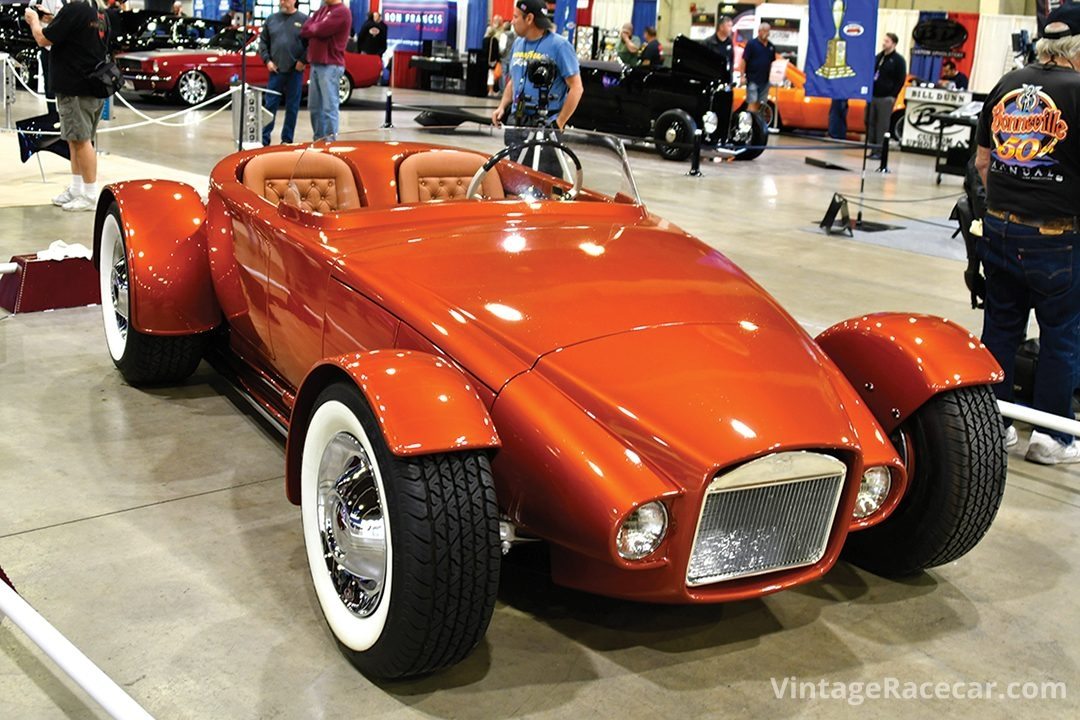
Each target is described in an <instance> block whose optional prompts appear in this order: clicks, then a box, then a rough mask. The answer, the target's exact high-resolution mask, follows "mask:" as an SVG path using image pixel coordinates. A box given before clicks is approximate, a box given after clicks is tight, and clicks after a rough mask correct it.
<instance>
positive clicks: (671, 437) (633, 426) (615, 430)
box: [511, 322, 862, 487]
mask: <svg viewBox="0 0 1080 720" xmlns="http://www.w3.org/2000/svg"><path fill="white" fill-rule="evenodd" d="M531 372H534V373H539V374H541V375H543V376H544V377H545V378H547V379H548V380H549V381H550V382H551V383H553V384H554V385H555V386H556V387H557V388H558V389H559V390H560V391H561V392H563V393H564V394H565V395H567V396H568V397H569V398H570V399H571V400H573V401H574V402H575V403H576V404H577V405H579V406H580V407H581V408H583V409H584V410H585V412H586V413H588V414H589V416H590V417H592V418H594V419H595V420H596V421H597V422H598V423H600V424H601V425H603V426H604V427H605V428H606V429H607V430H608V431H609V432H611V433H612V434H613V435H615V436H616V437H618V438H619V439H620V440H621V441H622V442H623V443H624V444H625V446H626V447H628V448H630V449H631V450H632V451H634V452H635V453H636V454H637V455H638V456H640V457H641V458H643V459H645V460H646V461H648V462H649V463H650V464H652V465H653V466H654V467H658V468H660V469H661V470H662V471H663V472H664V474H666V475H667V476H668V477H669V478H672V479H673V480H675V481H676V482H677V484H680V485H682V486H683V487H692V486H699V485H700V484H701V483H703V482H706V481H707V480H708V478H709V476H710V475H711V473H712V472H715V471H716V470H718V469H720V468H723V467H727V466H730V465H732V464H734V463H737V462H740V461H742V460H745V459H748V458H752V457H756V456H759V455H763V454H766V453H770V452H776V451H778V450H800V449H830V450H834V451H853V450H856V449H857V443H858V437H857V432H856V430H855V428H854V427H853V424H852V419H851V417H852V414H853V413H859V412H862V410H861V408H860V407H856V405H857V402H845V398H851V397H852V394H851V393H850V392H844V391H845V390H846V389H847V388H843V387H839V386H838V384H839V383H846V380H844V379H843V377H842V376H841V375H840V373H839V371H838V370H837V369H836V368H835V366H834V365H833V364H832V362H831V361H829V359H828V358H827V357H825V355H824V354H823V353H822V352H821V350H820V349H818V347H817V346H816V345H815V344H814V342H813V340H812V339H811V338H810V337H809V336H807V335H805V334H802V333H797V332H791V331H788V330H784V329H781V328H776V327H772V328H770V327H757V326H754V325H752V324H751V323H747V322H743V323H736V324H702V325H679V326H669V327H660V328H651V329H648V330H643V331H635V332H628V333H622V334H619V335H614V336H610V337H605V338H601V339H598V340H592V341H589V342H586V343H582V344H579V345H576V346H574V347H570V348H567V349H565V350H560V351H557V352H553V353H550V354H548V355H545V356H544V357H543V358H542V359H541V360H540V362H539V363H537V365H536V368H535V369H534V370H532V371H531ZM512 385H513V384H512V383H511V387H512ZM849 405H850V407H849Z"/></svg>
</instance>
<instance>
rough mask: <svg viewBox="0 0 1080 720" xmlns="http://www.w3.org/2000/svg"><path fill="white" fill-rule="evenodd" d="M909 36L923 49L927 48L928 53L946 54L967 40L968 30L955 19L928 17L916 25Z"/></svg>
mask: <svg viewBox="0 0 1080 720" xmlns="http://www.w3.org/2000/svg"><path fill="white" fill-rule="evenodd" d="M911 37H912V39H913V40H915V43H916V44H917V45H919V46H920V47H921V48H922V49H923V50H929V51H930V53H929V54H937V53H941V54H948V53H949V51H950V50H952V49H954V48H958V47H960V46H961V45H963V44H964V43H965V42H967V39H968V31H967V28H965V27H964V26H963V25H961V24H960V23H958V22H956V21H955V20H950V19H949V18H930V19H929V20H923V21H922V22H921V23H919V24H918V25H916V26H915V31H914V32H913V33H911Z"/></svg>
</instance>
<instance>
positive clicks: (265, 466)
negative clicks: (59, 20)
mask: <svg viewBox="0 0 1080 720" xmlns="http://www.w3.org/2000/svg"><path fill="white" fill-rule="evenodd" d="M23 97H24V96H23V95H20V101H21V102H25V101H23V100H22V98H23ZM356 97H357V98H361V97H366V98H369V99H373V100H377V99H379V97H380V93H379V91H378V90H375V89H370V90H365V91H358V92H357V95H356ZM397 99H398V101H399V102H411V101H415V102H423V101H424V100H425V97H423V95H422V94H407V93H399V95H398V98H397ZM426 99H427V101H428V102H434V103H446V102H448V98H447V96H432V97H428V98H426ZM143 107H144V108H151V111H152V112H153V113H157V114H163V113H164V112H165V111H166V110H171V109H174V108H167V107H165V106H161V105H147V106H143ZM19 111H20V112H19V113H17V116H24V115H31V114H34V112H36V111H35V110H34V109H33V106H32V104H28V105H22V106H20V107H19ZM408 117H411V114H401V115H400V116H399V117H398V122H399V124H402V123H403V122H405V121H406V119H407V118H408ZM130 119H131V115H130V113H129V112H128V111H121V112H120V113H118V117H117V119H116V120H114V121H113V123H112V124H113V125H116V124H119V123H121V122H128V121H130ZM381 120H382V116H381V114H380V113H378V112H375V111H370V110H365V109H362V108H355V109H351V110H349V111H347V112H346V113H345V114H344V118H343V126H344V127H345V128H347V129H356V128H365V127H375V126H377V125H378V124H379V123H380V122H381ZM300 130H301V131H300V132H299V133H298V137H306V134H307V132H306V131H307V126H306V115H302V116H301V129H300ZM228 133H229V126H228V115H227V114H223V115H220V116H218V117H217V118H215V119H213V120H211V121H210V122H209V123H208V124H207V125H205V126H198V127H195V126H187V127H181V128H160V127H142V128H139V129H136V130H131V131H126V132H123V133H112V134H109V135H103V136H102V141H101V150H103V151H105V152H107V153H109V154H110V155H107V156H104V157H103V158H102V160H101V163H102V167H103V168H105V167H107V166H108V165H109V163H110V157H112V156H122V157H125V158H129V159H137V160H140V161H143V162H148V163H155V164H159V165H165V166H172V167H176V168H178V169H180V170H183V171H187V172H193V173H201V174H205V173H206V172H207V171H208V170H209V169H210V168H211V167H212V165H213V164H214V162H215V161H216V160H218V159H219V158H220V157H222V156H223V155H225V154H227V153H228V152H230V151H231V149H232V148H231V146H230V141H229V139H228ZM808 144H811V145H817V144H818V143H812V142H809V141H806V140H802V139H795V138H784V139H782V140H780V141H779V145H780V146H781V147H798V146H804V145H808ZM807 155H814V156H818V157H829V159H832V160H833V161H834V162H839V163H841V164H844V165H847V166H849V167H852V168H855V167H857V162H858V153H857V152H856V151H839V152H833V151H817V150H815V151H805V150H800V149H792V150H777V151H773V152H769V153H766V154H765V155H764V156H763V157H761V158H760V159H758V160H757V161H755V162H750V163H725V164H710V165H708V166H706V167H705V177H703V178H688V177H685V176H684V173H685V171H686V166H685V165H681V164H673V163H665V162H663V161H660V160H658V159H656V158H655V157H654V156H652V155H650V154H648V153H644V152H635V153H634V154H633V164H634V166H635V171H636V174H637V178H638V183H639V185H640V188H641V191H642V193H643V195H644V196H645V198H646V200H647V202H648V203H649V205H650V206H651V207H652V208H653V209H654V211H656V212H658V213H659V214H661V215H663V216H666V217H668V218H670V219H672V220H676V221H677V222H678V223H679V224H681V225H682V226H683V227H685V228H686V229H687V230H689V231H690V232H693V233H695V234H697V235H698V236H700V237H701V238H703V239H704V240H706V241H707V242H709V243H712V244H713V245H715V246H716V247H718V248H720V249H721V250H723V251H724V252H725V253H726V254H728V255H729V256H730V257H731V258H732V259H734V260H735V261H736V262H738V263H739V264H740V265H742V266H743V267H744V268H745V269H747V270H748V271H749V272H750V273H751V274H752V275H753V276H754V277H755V278H756V279H757V280H758V281H759V282H760V283H762V284H763V285H764V286H765V288H766V289H768V290H769V291H770V292H772V293H773V294H774V295H775V296H777V297H778V298H779V300H780V301H781V302H782V303H783V304H784V305H785V306H786V307H787V308H788V309H789V310H790V311H792V312H793V313H794V315H795V316H796V317H797V318H798V319H799V320H800V321H801V322H803V323H804V324H805V325H806V326H807V327H808V328H810V329H811V330H812V331H816V330H818V329H821V328H824V327H827V326H829V325H831V324H832V323H834V322H836V321H838V320H841V319H843V318H846V317H849V316H852V315H857V314H860V313H863V312H866V311H874V310H913V311H919V312H928V313H936V314H940V315H944V316H946V317H949V318H951V319H954V320H957V321H959V322H960V323H961V324H964V325H966V326H967V327H969V328H972V329H974V330H976V331H977V330H978V329H979V327H980V317H979V315H978V314H977V313H976V312H974V311H972V310H971V309H970V307H969V306H968V296H967V292H966V290H965V288H964V286H963V281H962V277H961V271H962V265H961V264H960V263H959V262H958V261H956V260H950V259H944V258H942V257H938V256H935V255H949V254H950V252H951V253H952V254H953V255H954V256H955V253H956V249H957V247H958V246H957V245H955V243H956V242H957V241H954V240H951V239H950V237H949V236H950V234H951V231H949V230H947V229H945V228H941V227H935V226H933V225H927V224H921V223H917V222H911V221H907V220H900V219H897V218H890V217H888V216H884V215H882V214H880V213H876V212H868V217H870V218H873V219H880V220H885V221H887V222H896V223H897V224H900V225H904V226H906V227H907V228H908V230H907V231H896V232H892V233H888V234H885V235H880V236H878V237H877V238H876V239H875V242H878V243H884V244H886V245H893V246H896V245H900V244H902V242H903V241H904V238H909V237H915V238H917V242H916V245H917V246H918V247H919V248H920V249H921V250H922V251H923V252H918V253H917V252H910V251H902V250H897V249H895V248H894V247H881V246H877V245H872V244H869V243H867V242H860V241H859V240H855V241H853V240H848V239H842V238H830V237H826V236H824V235H823V234H821V233H820V232H818V231H816V230H814V229H813V225H814V224H815V222H816V220H817V219H818V218H819V217H820V216H821V214H822V212H823V211H824V209H825V207H826V205H827V204H828V201H829V198H830V197H831V195H832V193H833V192H834V191H841V192H845V193H849V194H852V195H854V194H855V193H856V192H857V190H858V185H859V175H858V173H855V172H848V173H844V172H837V171H829V170H820V169H817V168H813V167H811V166H809V165H806V164H804V157H805V156H807ZM59 167H61V169H62V166H59ZM24 170H25V172H26V173H27V174H29V175H31V176H32V175H33V173H34V172H36V168H35V167H34V166H33V165H32V164H31V165H27V166H25V167H24ZM103 173H104V170H103ZM53 177H54V178H56V179H58V182H57V184H56V186H55V190H56V191H57V192H59V190H60V189H61V185H60V184H59V182H61V181H63V180H66V178H64V177H63V175H62V173H60V174H54V175H53ZM933 180H934V176H933V172H932V169H931V161H930V159H928V158H924V157H918V156H910V155H904V154H898V155H896V156H894V162H893V173H891V174H889V175H887V176H881V175H877V174H871V175H870V176H869V177H868V180H867V190H866V195H867V196H868V197H876V198H891V199H905V198H906V199H919V198H926V197H931V196H941V198H942V199H939V200H936V201H930V202H917V203H907V204H890V205H888V206H885V207H888V208H890V209H894V210H895V211H896V212H900V213H903V214H905V215H912V216H915V217H918V218H922V219H926V220H929V221H930V222H932V223H940V222H944V218H945V217H946V216H947V214H948V211H949V208H950V207H951V204H952V197H953V196H955V195H956V194H957V193H959V192H960V181H959V179H958V178H952V177H946V178H945V180H944V182H943V183H942V184H941V185H940V186H936V185H935V184H934V182H933ZM869 204H871V205H875V206H877V207H883V204H882V203H869ZM0 226H2V227H3V228H4V229H5V232H4V233H2V234H0V259H6V258H7V257H8V256H10V255H12V254H15V253H23V252H31V251H34V250H37V249H40V248H43V247H45V246H46V245H48V243H49V242H50V241H51V240H54V239H56V238H63V239H66V240H68V241H72V242H73V241H83V242H88V241H89V239H90V228H91V216H90V215H89V214H82V215H71V214H65V213H62V212H60V211H58V210H56V209H54V208H52V207H51V206H44V205H36V206H19V207H6V208H0ZM890 236H891V239H890ZM100 324H101V320H100V315H99V311H98V309H97V308H81V309H73V310H62V311H56V312H48V313H37V314H26V315H18V316H3V317H0V397H3V398H4V401H3V402H4V412H3V421H2V423H3V425H2V430H3V432H2V433H0V565H2V567H3V568H4V570H5V571H6V572H7V573H8V575H9V576H10V577H11V579H12V580H13V582H14V583H15V584H16V586H17V587H18V588H19V589H20V591H21V593H22V594H23V596H24V597H25V598H26V599H27V600H28V601H30V602H31V603H32V604H33V605H34V606H35V607H36V608H37V609H38V610H39V611H40V612H42V613H43V614H44V615H45V616H46V617H48V618H49V619H50V620H51V621H52V622H53V623H54V624H55V625H56V626H57V627H58V628H59V629H60V630H61V631H62V632H64V633H65V634H67V636H68V637H69V638H71V639H72V640H73V641H74V642H75V643H76V644H77V645H78V646H79V647H80V648H82V649H83V650H84V651H85V652H86V653H87V654H88V655H89V656H90V657H91V658H92V659H93V660H95V661H96V662H97V663H98V664H99V665H100V666H101V667H102V668H103V669H104V670H105V671H106V672H107V673H108V674H109V675H111V676H112V677H113V678H114V679H115V680H116V681H118V682H119V683H120V684H121V685H122V686H124V687H125V688H126V689H127V690H128V691H129V692H130V693H131V694H132V695H133V696H134V697H135V698H136V699H137V700H138V701H139V702H140V703H142V704H143V705H144V706H145V707H146V708H147V709H148V710H149V711H150V712H151V713H152V714H154V715H155V716H157V717H161V718H278V717H281V718H308V717H348V716H364V717H368V718H372V717H379V718H403V717H436V718H517V717H535V718H541V717H543V718H548V717H553V718H554V717H574V718H577V717H582V716H585V715H589V716H594V717H601V718H608V717H612V718H614V717H656V716H671V715H675V716H686V717H699V716H700V717H720V716H734V717H740V716H768V717H829V718H831V717H837V716H845V715H852V716H853V715H856V714H858V715H860V716H863V717H895V716H900V715H903V716H913V717H930V716H941V715H947V716H960V717H979V718H981V719H985V718H998V717H1001V718H1016V717H1023V718H1029V717H1055V718H1057V717H1069V716H1073V717H1076V716H1077V713H1078V709H1080V703H1078V701H1077V697H1078V696H1080V673H1078V669H1077V663H1078V660H1080V624H1078V623H1077V622H1076V621H1077V619H1078V617H1077V605H1076V601H1075V596H1074V591H1075V588H1076V584H1077V579H1078V576H1080V572H1078V564H1077V563H1076V562H1075V560H1070V558H1075V556H1074V555H1072V554H1071V553H1073V552H1074V551H1075V548H1076V547H1077V531H1076V528H1077V527H1078V526H1080V494H1078V488H1080V468H1072V469H1068V468H1044V467H1039V466H1035V465H1031V464H1028V463H1026V462H1024V460H1023V454H1022V452H1023V449H1024V446H1025V444H1026V433H1022V440H1021V443H1020V447H1019V449H1018V450H1017V451H1014V452H1013V453H1012V455H1011V456H1010V472H1009V482H1008V489H1007V491H1006V495H1005V500H1004V504H1003V506H1002V509H1001V512H1000V514H999V515H998V519H997V522H996V523H995V525H994V527H993V529H992V530H991V531H990V533H989V535H988V536H987V537H986V538H985V539H984V541H983V542H982V544H981V545H980V546H979V547H978V548H976V549H975V550H974V551H973V552H971V553H970V554H969V555H968V556H966V557H965V558H963V559H961V560H960V561H958V562H955V563H952V564H950V565H948V566H945V567H942V568H939V569H936V570H934V571H932V572H929V573H926V574H924V575H922V576H920V577H917V578H915V579H912V580H909V581H905V582H893V581H888V580H884V579H881V578H878V577H875V576H873V575H870V574H868V573H865V572H863V571H861V570H858V569H855V568H853V567H851V566H849V565H847V564H843V563H841V564H840V565H839V566H837V567H836V568H835V569H834V570H833V571H832V572H831V573H830V574H829V575H828V576H827V577H826V578H825V579H824V580H823V581H821V582H818V583H814V584H812V585H808V586H805V587H802V588H800V589H796V590H791V591H788V592H784V593H780V594H777V595H772V596H770V597H767V598H765V599H763V600H757V601H749V602H739V603H733V604H729V605H721V606H711V607H658V606H649V605H639V604H634V603H627V602H619V601H613V600H607V599H604V598H598V597H592V596H588V595H584V594H580V593H576V592H571V591H567V590H563V589H560V588H557V587H555V586H552V585H551V584H550V583H549V582H548V581H547V580H546V579H545V578H543V577H542V576H540V575H538V574H537V573H536V572H535V571H534V570H532V569H531V568H530V567H529V566H527V565H522V564H519V563H511V562H507V563H505V564H504V575H503V580H502V586H501V589H500V593H499V602H498V605H497V607H496V610H495V615H494V619H493V620H492V623H491V627H490V629H489V630H488V633H487V636H486V639H485V640H484V642H483V643H482V644H481V646H480V647H479V648H478V649H477V651H476V652H475V653H474V654H473V655H472V656H471V657H469V658H468V659H467V660H466V661H465V662H464V663H462V664H461V665H459V666H458V667H455V668H453V669H451V670H449V671H446V672H444V673H441V674H439V675H437V676H434V677H429V678H426V679H423V680H420V681H416V682H409V683H394V684H381V685H380V684H372V683H371V682H369V681H368V680H367V679H365V678H364V677H363V676H362V675H360V674H359V673H357V672H356V671H355V670H354V669H353V668H352V666H351V665H349V663H348V662H347V661H346V660H345V659H344V658H343V657H342V656H341V655H340V654H339V653H338V651H337V649H336V647H335V645H334V642H333V640H332V639H331V637H330V635H329V633H328V631H327V629H326V627H325V626H324V624H323V621H322V618H321V616H320V612H319V610H318V606H317V604H316V602H315V599H314V595H313V593H312V591H311V588H310V582H309V578H308V571H307V569H306V564H305V560H304V553H303V544H302V539H301V529H300V518H299V512H298V509H297V508H296V507H294V506H292V505H290V504H289V503H288V502H287V501H286V500H285V497H284V494H283V443H282V440H281V439H280V437H279V436H277V435H276V434H275V433H274V431H272V430H270V429H268V428H267V427H266V426H265V425H264V424H263V423H262V422H261V421H260V420H259V419H258V418H257V417H256V416H254V415H253V414H252V413H251V412H250V411H249V410H247V409H246V406H245V404H244V403H243V401H242V400H240V399H239V398H238V397H237V396H236V395H235V394H233V393H232V392H231V391H230V389H229V388H228V387H227V386H226V384H225V383H224V382H223V381H222V380H221V379H220V378H219V377H218V376H216V375H215V373H214V372H213V371H212V370H210V369H209V368H207V367H206V366H205V365H204V366H203V367H202V368H201V369H200V371H199V372H198V373H197V374H196V376H195V377H193V378H192V379H191V381H190V382H188V383H187V384H186V385H185V386H183V387H179V388H170V389H162V390H152V391H145V390H136V389H133V388H131V387H128V386H127V385H125V384H124V383H123V382H121V379H120V376H119V374H118V373H117V372H116V371H115V370H114V368H113V367H112V364H111V362H110V361H109V359H108V356H107V353H106V350H105V344H104V338H103V336H102V332H101V328H100ZM1070 548H1071V549H1070ZM511 557H513V555H511ZM792 677H794V678H795V679H796V680H797V681H799V682H812V683H819V682H821V681H822V680H825V681H827V682H828V683H834V682H842V683H848V682H855V683H868V682H875V681H878V682H880V681H884V680H886V679H887V678H895V679H896V681H898V682H900V683H927V682H934V683H936V682H949V683H954V682H965V683H975V682H977V683H990V682H994V683H997V687H996V689H995V690H994V693H993V698H992V699H990V700H976V699H970V700H957V699H950V700H922V701H919V700H898V699H889V700H866V702H865V703H864V704H862V705H859V704H857V703H856V702H854V701H845V700H843V699H824V700H823V699H818V700H810V699H795V698H793V697H791V693H790V692H787V693H785V696H784V697H783V698H778V697H777V690H779V689H781V688H780V687H779V685H780V684H781V683H783V682H784V680H785V679H786V678H792ZM1046 681H1052V682H1061V683H1065V684H1066V687H1067V698H1066V699H1058V700H1050V699H1039V700H1023V699H1015V700H1010V699H1003V698H999V697H998V696H997V694H998V693H999V692H1003V691H1005V689H1006V687H1007V686H1008V684H1009V683H1026V682H1033V683H1042V682H1046ZM101 716H102V714H101V712H100V711H99V710H98V709H97V707H96V706H95V705H94V704H93V703H92V702H91V701H89V700H88V699H87V698H86V696H85V695H84V694H83V693H82V691H81V690H79V689H78V688H76V687H75V686H74V685H73V684H72V683H71V682H70V681H69V680H67V679H66V678H65V677H64V676H63V675H62V674H60V673H59V672H58V671H57V670H56V669H55V667H54V666H53V664H52V663H51V661H49V660H48V659H47V658H45V657H44V656H43V654H42V653H41V652H40V651H38V650H37V649H36V648H35V647H34V646H33V645H32V644H31V643H30V642H29V641H28V640H27V639H26V638H25V636H23V635H22V634H21V633H20V632H19V631H18V630H16V629H13V628H12V626H11V623H10V622H8V623H4V624H3V625H0V717H3V718H17V719H21V718H34V719H37V718H43V719H44V718H60V717H72V718H84V717H101Z"/></svg>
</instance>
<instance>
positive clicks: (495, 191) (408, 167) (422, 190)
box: [398, 150, 506, 203]
mask: <svg viewBox="0 0 1080 720" xmlns="http://www.w3.org/2000/svg"><path fill="white" fill-rule="evenodd" d="M486 160H487V158H485V157H484V156H483V155H477V154H475V153H468V152H458V151H457V150H430V151H428V152H420V153H416V154H415V155H410V156H409V157H407V158H405V159H404V160H403V161H402V162H401V167H399V168H398V200H400V201H401V202H402V203H415V202H429V201H431V200H464V199H465V194H466V193H467V192H468V191H469V183H470V182H471V181H472V179H473V175H475V174H476V171H477V170H479V169H480V166H481V165H483V164H484V162H485V161H486ZM481 193H482V194H483V195H484V196H485V197H487V198H489V199H491V200H502V199H503V198H505V197H506V195H505V194H504V193H503V186H502V181H501V180H499V172H498V170H496V169H494V168H492V170H491V172H489V173H488V174H487V177H485V178H484V183H483V187H482V188H481Z"/></svg>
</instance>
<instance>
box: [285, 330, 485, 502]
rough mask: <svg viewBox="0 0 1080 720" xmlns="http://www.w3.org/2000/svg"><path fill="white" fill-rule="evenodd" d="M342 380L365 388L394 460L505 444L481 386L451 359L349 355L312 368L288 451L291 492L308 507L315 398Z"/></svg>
mask: <svg viewBox="0 0 1080 720" xmlns="http://www.w3.org/2000/svg"><path fill="white" fill-rule="evenodd" d="M336 382H351V383H353V384H354V385H355V386H356V388H357V389H358V390H360V393H361V394H362V395H363V396H364V398H365V399H366V400H367V403H368V406H369V407H370V408H371V410H372V412H373V413H374V414H375V417H376V419H377V420H378V421H379V427H380V428H381V429H382V433H383V438H384V439H385V440H386V444H387V445H388V446H389V448H390V452H392V453H393V454H394V455H398V456H411V455H430V454H432V453H439V452H448V451H455V450H475V449H494V448H498V447H499V446H500V444H501V443H500V441H499V436H498V434H497V433H496V432H495V425H494V424H493V423H492V421H491V416H490V415H488V411H487V408H485V407H484V404H483V402H482V401H481V400H480V396H479V395H478V394H477V392H476V388H475V387H473V384H472V383H471V382H470V381H469V379H468V378H466V377H465V376H464V375H463V374H462V373H461V372H460V371H459V370H458V369H457V368H455V367H454V366H453V365H451V364H450V363H449V362H447V361H446V360H444V359H443V358H439V357H436V356H434V355H429V354H427V353H421V352H410V351H400V350H375V351H372V352H366V353H347V354H345V355H341V356H339V357H336V358H330V359H327V360H324V361H322V362H321V363H319V364H318V365H316V366H315V367H314V368H312V369H311V371H310V372H308V374H307V376H306V377H305V378H304V380H303V382H302V383H301V384H300V389H299V391H298V392H297V394H296V401H295V402H294V404H293V409H292V414H291V419H290V422H289V437H288V440H287V441H286V445H285V493H286V495H287V496H288V498H289V500H290V501H291V502H293V503H295V504H299V503H300V460H301V457H302V454H303V446H304V435H305V434H306V432H307V427H308V421H309V420H310V418H311V415H312V412H313V411H314V409H315V400H316V399H317V398H318V396H319V393H321V392H322V391H323V390H324V389H325V388H326V387H328V386H329V385H332V384H334V383H336Z"/></svg>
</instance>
